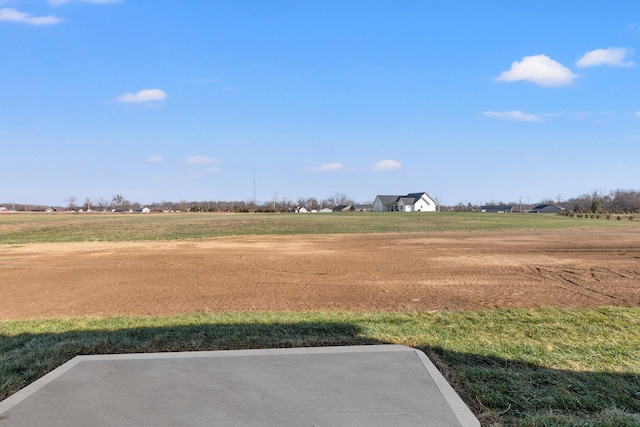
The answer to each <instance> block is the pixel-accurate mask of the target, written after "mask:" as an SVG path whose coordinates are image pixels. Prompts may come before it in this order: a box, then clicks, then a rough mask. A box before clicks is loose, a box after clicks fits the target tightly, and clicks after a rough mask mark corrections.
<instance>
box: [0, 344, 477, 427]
mask: <svg viewBox="0 0 640 427" xmlns="http://www.w3.org/2000/svg"><path fill="white" fill-rule="evenodd" d="M479 425H480V423H479V422H478V420H477V419H476V418H475V417H474V415H473V414H472V413H471V411H470V410H469V409H468V408H467V407H466V405H465V404H464V402H463V401H462V400H461V399H460V397H459V396H458V395H457V394H456V393H455V391H454V390H453V389H452V388H451V386H450V385H449V384H448V383H447V381H446V380H445V379H444V377H443V376H442V375H441V374H440V372H438V370H437V369H436V367H435V366H434V365H433V363H431V361H430V360H429V359H428V358H427V356H426V355H425V354H424V353H423V352H421V351H419V350H415V349H413V348H409V347H404V346H396V345H379V346H352V347H320V348H293V349H269V350H233V351H210V352H188V353H155V354H125V355H99V356H78V357H76V358H74V359H72V360H71V361H69V362H67V363H65V364H64V365H62V366H60V367H59V368H58V369H56V370H54V371H52V372H50V373H49V374H47V375H45V376H44V377H42V378H41V379H39V380H38V381H36V382H34V383H33V384H31V385H29V386H27V387H25V388H24V389H22V390H21V391H19V392H18V393H16V394H14V395H12V396H10V397H9V398H7V399H6V400H4V401H2V402H0V426H2V427H18V426H66V427H76V426H78V427H79V426H82V427H90V426H464V427H466V426H479Z"/></svg>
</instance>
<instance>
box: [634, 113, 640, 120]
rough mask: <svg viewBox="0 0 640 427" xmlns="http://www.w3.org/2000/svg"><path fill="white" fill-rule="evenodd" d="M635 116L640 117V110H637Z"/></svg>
mask: <svg viewBox="0 0 640 427" xmlns="http://www.w3.org/2000/svg"><path fill="white" fill-rule="evenodd" d="M635 116H636V119H640V111H636V114H635Z"/></svg>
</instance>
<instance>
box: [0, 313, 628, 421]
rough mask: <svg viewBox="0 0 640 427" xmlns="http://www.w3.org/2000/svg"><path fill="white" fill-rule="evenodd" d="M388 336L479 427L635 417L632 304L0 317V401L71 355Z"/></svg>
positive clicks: (375, 340)
mask: <svg viewBox="0 0 640 427" xmlns="http://www.w3.org/2000/svg"><path fill="white" fill-rule="evenodd" d="M379 343H393V344H403V345H408V346H412V347H415V348H419V349H421V350H423V351H425V352H426V353H427V355H428V356H429V357H430V358H431V359H432V360H433V361H434V363H435V364H436V365H437V366H438V367H439V369H440V370H441V371H442V372H443V373H444V374H445V376H446V377H447V378H448V380H449V381H450V382H451V383H452V384H453V385H454V387H455V388H456V389H457V391H458V392H459V393H460V395H461V396H462V397H463V399H464V400H465V401H466V403H467V404H468V405H469V406H470V407H471V408H472V409H473V410H474V411H475V412H476V414H478V416H479V418H480V419H481V420H482V423H483V425H503V426H601V425H605V426H612V427H613V426H637V425H640V309H638V308H601V309H575V310H567V309H564V310H560V309H536V310H520V309H510V310H506V309H505V310H492V311H478V312H467V311H451V312H444V311H443V312H432V313H425V312H418V313H335V312H311V313H223V314H211V313H197V314H191V315H185V316H176V317H113V318H67V319H50V320H28V321H11V322H2V323H0V399H2V398H5V397H7V396H8V395H9V394H11V393H14V392H15V391H17V390H18V389H20V388H22V387H24V386H25V385H27V384H29V383H30V382H32V381H34V380H35V379H37V378H39V377H41V376H42V375H44V374H45V373H46V372H48V371H50V370H52V369H54V368H55V367H57V366H59V365H60V364H62V363H64V362H66V361H67V360H70V359H71V358H72V357H74V356H76V355H79V354H104V353H130V352H163V351H199V350H221V349H246V348H276V347H299V346H327V345H356V344H379Z"/></svg>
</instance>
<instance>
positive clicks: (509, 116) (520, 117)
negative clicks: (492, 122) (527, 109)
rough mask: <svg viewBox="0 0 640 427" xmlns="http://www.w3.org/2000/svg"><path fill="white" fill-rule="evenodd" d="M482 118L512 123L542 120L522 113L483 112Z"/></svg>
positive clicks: (534, 115) (536, 116) (515, 111)
mask: <svg viewBox="0 0 640 427" xmlns="http://www.w3.org/2000/svg"><path fill="white" fill-rule="evenodd" d="M482 115H483V116H487V117H495V118H497V119H503V120H512V121H514V122H543V121H544V119H543V118H542V117H540V116H538V115H536V114H525V113H523V112H522V111H519V110H514V111H485V112H484V113H482Z"/></svg>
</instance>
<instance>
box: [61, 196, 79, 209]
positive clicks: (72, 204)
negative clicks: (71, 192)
mask: <svg viewBox="0 0 640 427" xmlns="http://www.w3.org/2000/svg"><path fill="white" fill-rule="evenodd" d="M64 201H65V202H67V205H68V206H69V209H70V210H72V211H74V210H76V202H77V201H78V198H77V197H76V196H69V197H67V198H66V199H64Z"/></svg>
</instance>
